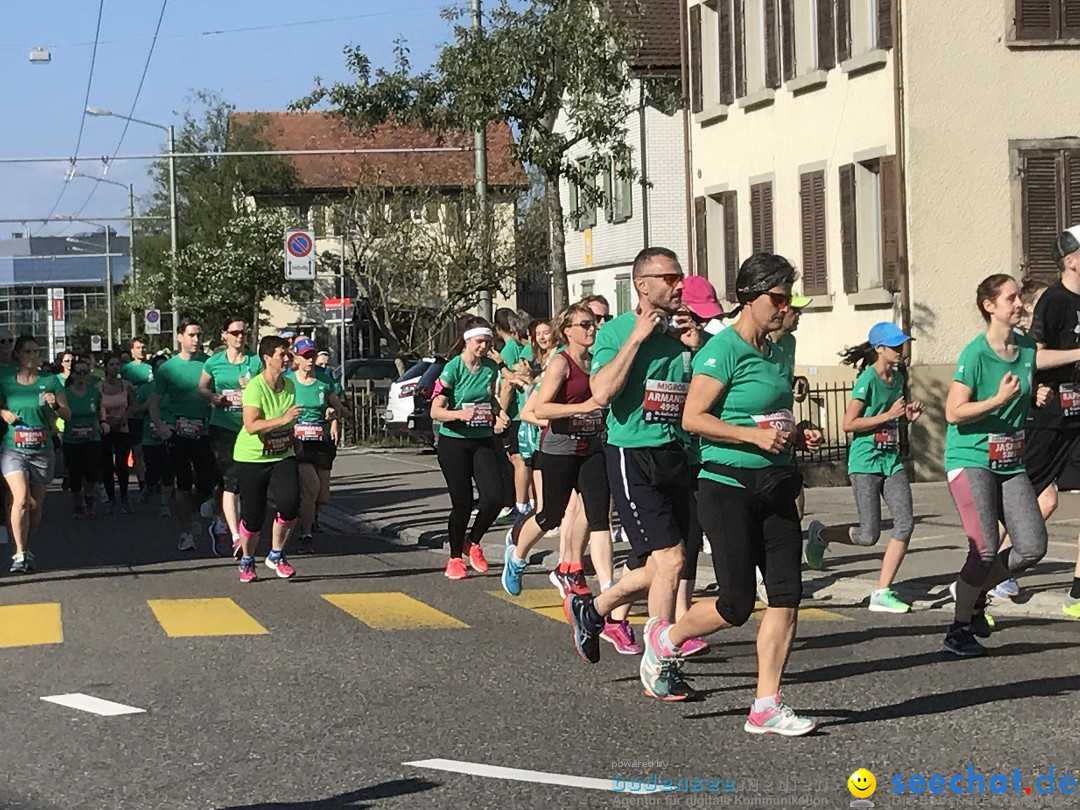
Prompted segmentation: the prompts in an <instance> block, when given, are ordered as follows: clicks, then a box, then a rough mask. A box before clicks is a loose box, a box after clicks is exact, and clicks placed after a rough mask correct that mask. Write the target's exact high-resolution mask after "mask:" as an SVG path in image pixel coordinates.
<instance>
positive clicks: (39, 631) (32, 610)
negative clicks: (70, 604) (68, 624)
mask: <svg viewBox="0 0 1080 810" xmlns="http://www.w3.org/2000/svg"><path fill="white" fill-rule="evenodd" d="M63 640H64V628H63V624H62V622H61V620H60V603H59V602H39V603H35V604H28V605H3V606H0V647H29V646H33V645H36V644H60V643H62V642H63Z"/></svg>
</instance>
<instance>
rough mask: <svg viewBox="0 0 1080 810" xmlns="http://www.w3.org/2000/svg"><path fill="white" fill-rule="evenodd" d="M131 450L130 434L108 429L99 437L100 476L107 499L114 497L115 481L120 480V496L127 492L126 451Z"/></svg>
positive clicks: (128, 473) (127, 467)
mask: <svg viewBox="0 0 1080 810" xmlns="http://www.w3.org/2000/svg"><path fill="white" fill-rule="evenodd" d="M130 452H131V434H130V433H121V432H119V431H113V430H110V431H109V432H108V433H107V434H106V435H104V436H102V437H101V477H102V480H103V481H104V482H105V493H106V494H107V495H108V496H109V500H110V501H112V500H115V499H116V485H115V482H114V481H113V474H114V473H115V475H116V481H119V482H120V497H121V498H126V497H127V494H128V478H129V477H130V476H131V468H130V467H129V466H128V453H130Z"/></svg>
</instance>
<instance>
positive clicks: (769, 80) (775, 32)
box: [764, 0, 780, 89]
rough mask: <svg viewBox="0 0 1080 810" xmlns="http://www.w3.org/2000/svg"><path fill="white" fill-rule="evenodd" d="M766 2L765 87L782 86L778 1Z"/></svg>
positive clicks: (769, 0)
mask: <svg viewBox="0 0 1080 810" xmlns="http://www.w3.org/2000/svg"><path fill="white" fill-rule="evenodd" d="M764 2H765V86H766V87H771V88H773V89H775V88H777V87H779V86H780V37H779V33H780V25H779V24H780V17H779V15H778V14H777V7H776V4H777V0H764Z"/></svg>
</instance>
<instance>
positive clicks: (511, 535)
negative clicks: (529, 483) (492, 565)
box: [506, 509, 533, 546]
mask: <svg viewBox="0 0 1080 810" xmlns="http://www.w3.org/2000/svg"><path fill="white" fill-rule="evenodd" d="M532 516H533V510H532V509H529V510H528V511H526V512H523V513H521V514H520V515H518V519H517V520H515V521H514V525H513V526H511V527H510V529H509V530H508V531H507V532H506V545H508V546H516V545H517V539H518V535H519V534H521V527H522V526H524V525H525V521H527V520H528V519H529V518H531V517H532Z"/></svg>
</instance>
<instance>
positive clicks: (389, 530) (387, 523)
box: [319, 505, 446, 549]
mask: <svg viewBox="0 0 1080 810" xmlns="http://www.w3.org/2000/svg"><path fill="white" fill-rule="evenodd" d="M319 520H320V521H322V522H324V523H326V525H327V526H329V527H331V528H333V529H336V530H338V531H341V532H344V533H346V534H366V535H370V536H374V537H378V538H379V539H380V540H383V541H384V542H387V543H390V544H391V545H394V546H403V547H417V548H430V549H436V548H442V546H443V543H444V538H445V536H446V532H439V531H426V532H422V531H420V530H419V529H413V528H407V527H403V526H402V525H401V524H400V523H396V522H394V521H391V520H365V519H363V518H359V517H356V516H355V515H350V514H349V513H348V512H344V511H342V510H341V509H338V508H337V507H335V506H330V505H327V506H323V507H321V508H320V509H319Z"/></svg>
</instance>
